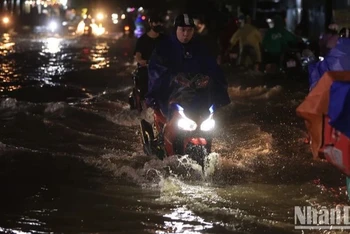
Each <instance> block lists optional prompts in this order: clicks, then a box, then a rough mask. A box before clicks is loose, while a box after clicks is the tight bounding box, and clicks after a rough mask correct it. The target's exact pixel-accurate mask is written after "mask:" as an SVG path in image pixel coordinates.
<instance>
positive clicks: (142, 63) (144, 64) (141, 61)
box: [139, 60, 147, 67]
mask: <svg viewBox="0 0 350 234" xmlns="http://www.w3.org/2000/svg"><path fill="white" fill-rule="evenodd" d="M139 64H140V66H141V67H146V66H147V60H140V61H139Z"/></svg>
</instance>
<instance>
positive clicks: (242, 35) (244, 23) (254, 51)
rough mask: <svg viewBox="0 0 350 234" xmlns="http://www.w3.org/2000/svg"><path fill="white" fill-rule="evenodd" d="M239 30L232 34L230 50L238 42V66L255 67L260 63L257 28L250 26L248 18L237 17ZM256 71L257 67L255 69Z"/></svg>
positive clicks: (259, 35) (259, 37) (259, 36)
mask: <svg viewBox="0 0 350 234" xmlns="http://www.w3.org/2000/svg"><path fill="white" fill-rule="evenodd" d="M239 23H240V28H239V29H238V30H237V31H236V32H235V33H234V34H233V36H232V38H231V40H230V43H231V46H230V48H229V49H231V48H232V47H233V46H235V45H236V43H237V42H239V45H240V55H239V62H238V63H239V65H243V66H245V67H248V66H250V65H257V63H260V62H261V52H260V44H261V41H262V38H261V34H260V32H259V30H258V29H257V28H255V27H254V26H253V25H251V19H250V17H247V18H245V17H244V16H240V17H239ZM255 69H257V66H256V67H255Z"/></svg>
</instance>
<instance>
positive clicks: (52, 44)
mask: <svg viewBox="0 0 350 234" xmlns="http://www.w3.org/2000/svg"><path fill="white" fill-rule="evenodd" d="M60 42H61V40H60V39H59V38H53V37H52V38H48V39H47V42H46V48H45V50H44V52H47V53H51V54H56V53H58V52H59V51H60V50H61V48H60Z"/></svg>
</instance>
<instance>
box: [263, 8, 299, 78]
mask: <svg viewBox="0 0 350 234" xmlns="http://www.w3.org/2000/svg"><path fill="white" fill-rule="evenodd" d="M297 42H298V37H297V36H296V35H294V34H293V33H291V32H289V31H288V30H287V29H286V28H285V26H284V22H283V19H282V17H281V16H279V15H277V16H275V17H274V19H273V27H272V28H270V29H268V30H267V32H266V34H265V36H264V40H263V43H262V46H263V48H264V52H265V53H264V62H265V64H266V71H267V72H275V71H276V70H277V66H278V67H280V66H281V61H282V56H283V55H284V54H285V52H286V51H288V49H289V47H290V46H291V45H297Z"/></svg>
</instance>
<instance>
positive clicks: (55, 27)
mask: <svg viewBox="0 0 350 234" xmlns="http://www.w3.org/2000/svg"><path fill="white" fill-rule="evenodd" d="M57 27H58V26H57V23H56V22H50V24H49V28H50V30H51V32H54V31H56V29H57Z"/></svg>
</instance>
